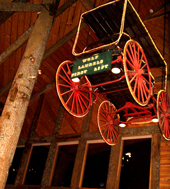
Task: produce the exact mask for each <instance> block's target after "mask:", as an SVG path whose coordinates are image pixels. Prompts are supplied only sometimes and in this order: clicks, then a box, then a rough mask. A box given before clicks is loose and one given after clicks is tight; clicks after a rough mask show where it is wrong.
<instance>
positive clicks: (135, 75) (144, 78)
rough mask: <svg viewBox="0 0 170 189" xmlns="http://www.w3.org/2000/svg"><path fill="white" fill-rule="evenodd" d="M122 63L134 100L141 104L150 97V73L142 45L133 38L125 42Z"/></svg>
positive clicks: (146, 102) (145, 103) (146, 101)
mask: <svg viewBox="0 0 170 189" xmlns="http://www.w3.org/2000/svg"><path fill="white" fill-rule="evenodd" d="M123 63H124V71H125V77H126V81H127V84H128V87H129V90H130V92H131V94H132V96H133V98H134V100H135V101H136V102H137V103H138V104H139V105H141V106H145V105H147V104H148V102H149V100H150V97H151V90H152V88H151V75H150V70H149V65H148V61H147V59H146V56H145V54H144V51H143V49H142V47H141V46H140V45H139V44H138V43H137V42H136V41H134V40H129V41H127V43H126V44H125V47H124V54H123Z"/></svg>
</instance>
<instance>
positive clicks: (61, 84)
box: [56, 60, 92, 117]
mask: <svg viewBox="0 0 170 189" xmlns="http://www.w3.org/2000/svg"><path fill="white" fill-rule="evenodd" d="M71 65H72V62H71V61H68V60H67V61H64V62H63V63H61V64H60V66H59V68H58V70H57V73H56V87H57V92H58V96H59V98H60V100H61V103H62V104H63V106H64V108H65V109H66V110H67V111H68V112H69V113H70V114H72V115H73V116H76V117H83V116H85V115H86V114H87V113H88V111H89V109H90V106H91V103H92V94H91V87H90V86H91V85H90V82H89V80H88V79H87V77H86V76H83V77H81V78H80V81H79V82H73V81H72V80H71V78H70V76H71Z"/></svg>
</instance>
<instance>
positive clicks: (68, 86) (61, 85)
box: [58, 84, 72, 88]
mask: <svg viewBox="0 0 170 189" xmlns="http://www.w3.org/2000/svg"><path fill="white" fill-rule="evenodd" d="M58 85H59V86H60V87H65V88H72V86H70V85H63V84H58Z"/></svg>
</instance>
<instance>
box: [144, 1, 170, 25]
mask: <svg viewBox="0 0 170 189" xmlns="http://www.w3.org/2000/svg"><path fill="white" fill-rule="evenodd" d="M169 4H170V2H169V1H168V2H166V4H164V5H162V6H160V7H159V8H158V9H157V10H155V11H154V12H153V13H151V14H149V15H148V16H146V17H145V18H144V19H143V20H142V21H143V22H144V21H147V20H150V19H153V18H154V17H158V15H156V13H158V12H159V11H162V10H164V9H165V7H166V6H168V5H169Z"/></svg>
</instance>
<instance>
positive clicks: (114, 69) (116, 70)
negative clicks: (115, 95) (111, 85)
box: [111, 67, 120, 74]
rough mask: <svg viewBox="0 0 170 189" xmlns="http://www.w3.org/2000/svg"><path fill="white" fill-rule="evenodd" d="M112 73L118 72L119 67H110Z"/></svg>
mask: <svg viewBox="0 0 170 189" xmlns="http://www.w3.org/2000/svg"><path fill="white" fill-rule="evenodd" d="M111 71H112V73H114V74H119V73H120V68H117V67H116V68H112V70H111Z"/></svg>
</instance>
